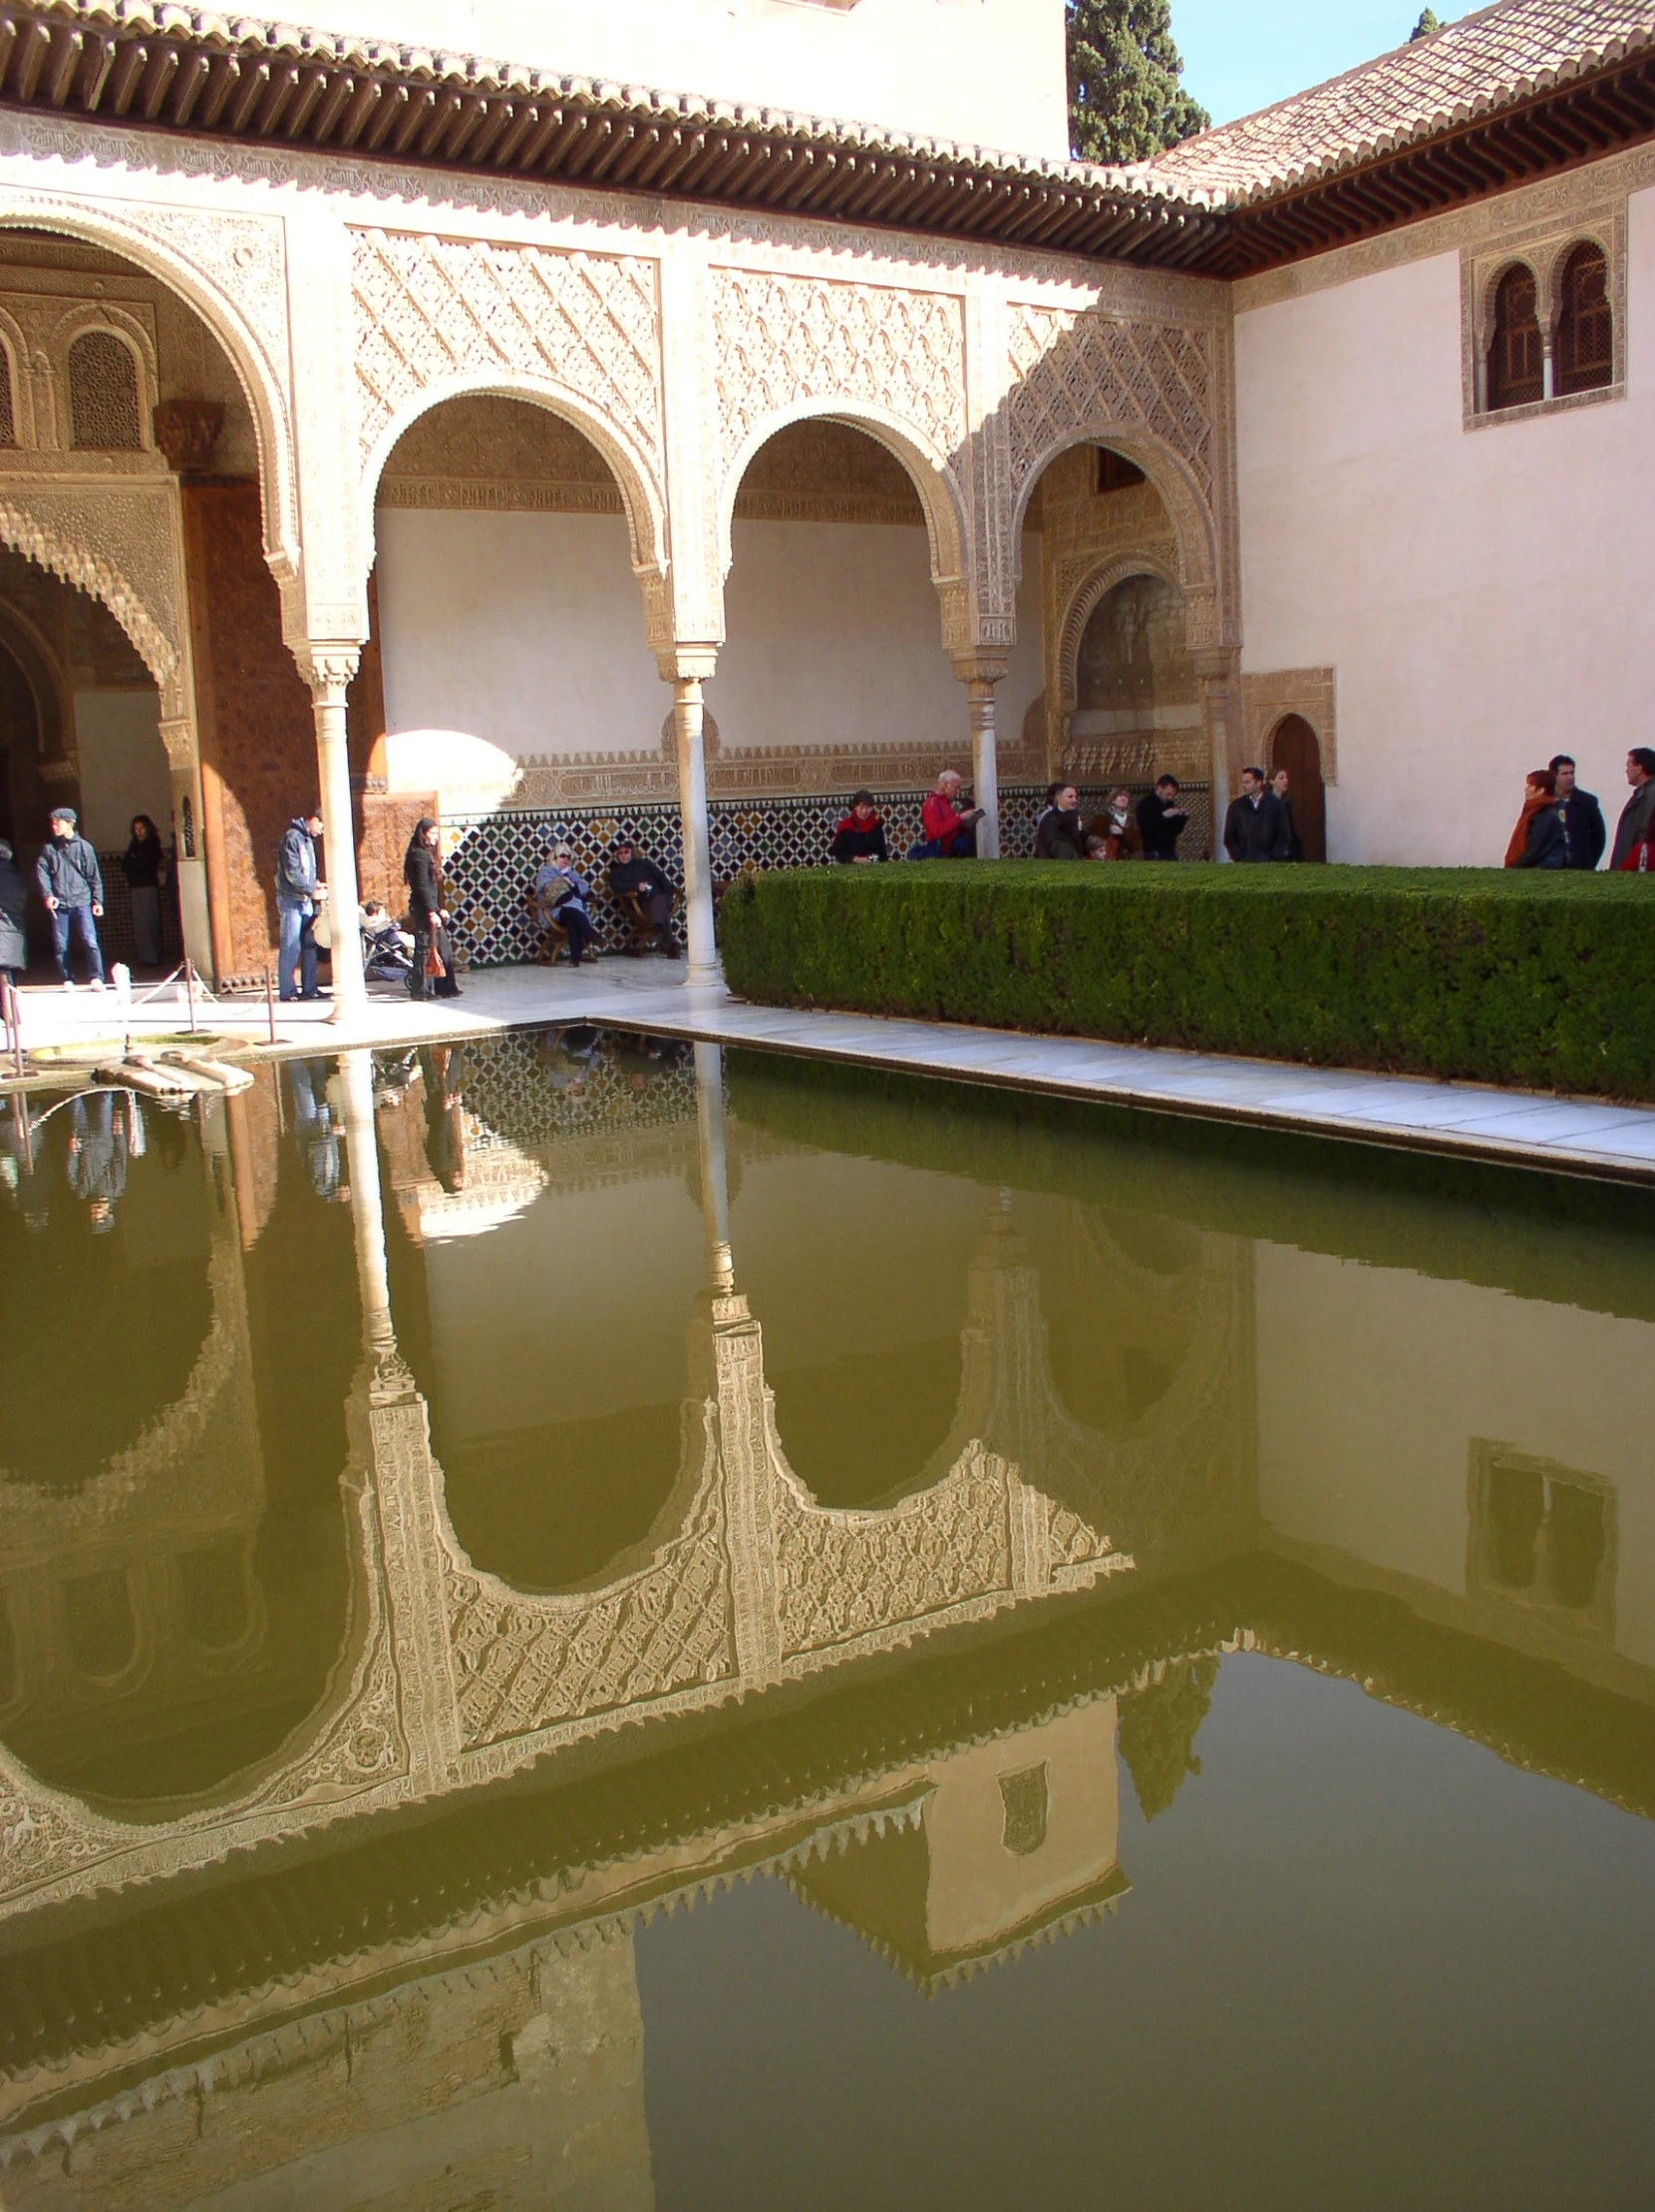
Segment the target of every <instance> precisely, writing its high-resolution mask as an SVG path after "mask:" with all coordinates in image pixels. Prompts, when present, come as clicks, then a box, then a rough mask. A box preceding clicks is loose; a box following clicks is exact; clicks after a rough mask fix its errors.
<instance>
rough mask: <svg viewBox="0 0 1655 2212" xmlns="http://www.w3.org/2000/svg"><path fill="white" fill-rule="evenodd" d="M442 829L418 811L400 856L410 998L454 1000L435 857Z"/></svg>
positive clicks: (439, 872)
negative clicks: (410, 947) (410, 955)
mask: <svg viewBox="0 0 1655 2212" xmlns="http://www.w3.org/2000/svg"><path fill="white" fill-rule="evenodd" d="M441 835H442V832H441V831H440V830H439V828H438V826H437V824H436V822H434V821H433V820H432V818H431V816H430V815H429V814H422V815H421V817H420V819H419V821H418V822H416V823H415V825H414V834H413V836H412V837H411V838H410V839H409V841H408V850H407V852H406V853H405V854H404V855H403V863H402V878H403V881H404V882H405V883H406V884H407V885H408V919H409V922H410V925H411V926H412V928H413V931H414V966H413V970H412V972H411V973H410V975H409V978H408V995H409V997H410V998H411V999H423V998H425V997H426V996H427V995H428V994H429V995H430V996H431V997H433V998H439V999H457V998H459V996H460V986H459V984H458V983H456V982H455V980H454V945H453V942H452V940H451V939H450V937H449V930H448V921H449V917H448V915H447V914H446V913H445V912H444V911H443V864H442V862H441V860H440V859H439V858H438V856H437V847H438V840H439V838H440V837H441Z"/></svg>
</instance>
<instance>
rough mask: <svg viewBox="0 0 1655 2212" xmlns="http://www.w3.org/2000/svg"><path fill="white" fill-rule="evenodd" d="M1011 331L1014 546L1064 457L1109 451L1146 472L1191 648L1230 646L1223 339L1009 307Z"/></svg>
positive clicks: (1212, 332)
mask: <svg viewBox="0 0 1655 2212" xmlns="http://www.w3.org/2000/svg"><path fill="white" fill-rule="evenodd" d="M1009 331H1010V337H1009V364H1010V370H1011V387H1010V390H1009V392H1008V395H1007V399H1006V431H1007V439H1008V444H1009V448H1010V472H1011V492H1012V500H1013V507H1012V522H1011V525H1010V535H1011V538H1012V542H1013V546H1014V547H1015V546H1016V545H1017V544H1018V543H1019V542H1020V540H1021V535H1022V527H1023V516H1024V514H1025V513H1026V511H1027V509H1028V503H1029V500H1030V498H1031V497H1032V496H1033V494H1034V489H1035V486H1036V485H1037V484H1038V482H1039V481H1040V478H1041V475H1042V474H1043V472H1044V471H1045V470H1046V469H1047V468H1048V467H1049V465H1050V464H1051V463H1052V462H1053V461H1055V460H1056V459H1057V457H1058V456H1059V455H1060V454H1062V453H1066V452H1068V451H1069V449H1070V448H1071V447H1073V446H1081V445H1107V446H1111V447H1114V448H1115V449H1116V450H1117V451H1118V452H1119V453H1121V454H1123V455H1125V457H1126V458H1127V459H1128V460H1129V461H1131V462H1134V463H1136V464H1137V466H1138V467H1139V468H1140V469H1142V470H1143V471H1144V473H1145V474H1146V475H1147V476H1148V477H1149V478H1150V481H1151V482H1152V483H1153V484H1154V485H1155V487H1156V489H1157V491H1158V493H1159V494H1160V497H1161V500H1162V502H1163V504H1164V505H1165V508H1166V511H1167V513H1168V514H1169V515H1170V517H1171V521H1172V527H1173V532H1174V535H1175V539H1176V543H1177V549H1178V576H1177V579H1176V580H1177V582H1178V584H1179V586H1180V588H1181V589H1182V591H1183V594H1184V601H1185V609H1186V619H1187V623H1188V633H1189V645H1190V649H1191V651H1201V650H1204V649H1207V648H1210V647H1217V646H1221V645H1225V644H1229V643H1233V642H1234V638H1233V637H1232V635H1231V633H1232V632H1237V617H1236V615H1235V613H1234V610H1233V608H1232V606H1231V604H1230V602H1231V599H1232V596H1233V593H1234V589H1235V579H1234V575H1233V573H1232V571H1233V568H1234V558H1233V545H1232V543H1231V540H1232V538H1233V536H1234V530H1233V516H1232V514H1231V506H1232V501H1231V499H1230V492H1229V475H1228V471H1227V467H1226V462H1225V439H1224V429H1225V424H1226V422H1227V419H1228V411H1227V399H1226V393H1227V383H1226V370H1225V364H1224V358H1223V347H1222V342H1221V340H1222V334H1221V333H1220V332H1219V331H1218V330H1217V329H1203V328H1199V327H1196V326H1193V325H1185V324H1181V323H1178V324H1173V323H1160V322H1151V321H1143V320H1141V321H1133V320H1130V319H1128V318H1126V317H1122V316H1116V315H1109V314H1104V313H1100V312H1098V311H1096V310H1082V309H1078V308H1052V307H1038V306H1031V305H1028V304H1023V303H1020V304H1017V305H1015V306H1014V307H1013V308H1012V309H1011V310H1010V314H1009Z"/></svg>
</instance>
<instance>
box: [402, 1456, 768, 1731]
mask: <svg viewBox="0 0 1655 2212" xmlns="http://www.w3.org/2000/svg"><path fill="white" fill-rule="evenodd" d="M446 1579H447V1583H448V1589H447V1599H448V1604H447V1614H448V1634H449V1646H450V1651H451V1654H452V1659H453V1666H454V1675H455V1692H456V1699H457V1703H458V1707H459V1722H460V1736H461V1741H462V1743H463V1744H464V1746H465V1747H466V1748H467V1749H475V1748H476V1747H477V1746H479V1745H481V1744H485V1743H492V1742H497V1741H499V1740H500V1738H504V1737H510V1736H516V1735H521V1734H522V1733H524V1732H525V1731H527V1730H530V1729H543V1728H548V1727H551V1726H553V1725H554V1724H555V1723H557V1722H559V1721H566V1720H572V1719H576V1718H579V1719H585V1718H587V1717H589V1716H592V1715H594V1714H599V1713H606V1712H610V1711H613V1710H614V1709H615V1708H616V1707H618V1706H629V1705H637V1704H640V1703H642V1702H644V1701H645V1700H648V1699H651V1698H658V1697H664V1696H666V1695H668V1694H669V1693H670V1692H671V1691H673V1690H676V1689H679V1688H682V1687H686V1686H688V1685H691V1684H705V1683H713V1682H717V1681H720V1680H722V1679H723V1678H725V1677H727V1676H730V1675H732V1674H733V1673H734V1671H735V1641H734V1635H733V1631H732V1626H731V1612H730V1587H729V1567H728V1564H727V1560H726V1552H725V1500H724V1491H723V1488H722V1486H721V1485H720V1484H718V1483H716V1482H715V1483H710V1484H708V1485H707V1486H706V1487H705V1489H704V1490H703V1492H702V1495H701V1498H700V1499H699V1500H698V1503H697V1507H696V1511H695V1513H694V1516H693V1517H692V1519H691V1521H690V1524H689V1526H688V1527H687V1528H686V1529H685V1531H684V1533H683V1534H682V1536H680V1537H679V1538H678V1539H677V1540H676V1541H675V1542H674V1543H672V1544H670V1545H668V1546H667V1547H665V1549H664V1550H663V1551H662V1552H661V1553H660V1554H659V1555H658V1556H657V1557H656V1559H655V1560H654V1561H653V1562H652V1563H651V1564H650V1565H649V1566H648V1567H646V1568H645V1569H644V1570H643V1572H642V1573H641V1574H637V1575H634V1576H632V1577H630V1578H629V1579H628V1580H627V1581H625V1582H623V1583H621V1584H619V1585H618V1586H617V1587H615V1588H612V1589H609V1590H606V1591H603V1592H601V1593H599V1594H598V1595H596V1596H594V1597H589V1598H566V1599H545V1598H525V1597H522V1596H520V1595H518V1594H517V1593H516V1592H514V1591H512V1590H510V1589H508V1588H507V1587H506V1586H505V1585H503V1584H500V1583H496V1582H495V1581H493V1580H492V1579H491V1578H487V1577H483V1576H479V1575H474V1574H469V1573H467V1572H465V1571H463V1570H459V1569H456V1570H454V1571H452V1572H451V1573H450V1574H449V1575H448V1576H447V1578H446Z"/></svg>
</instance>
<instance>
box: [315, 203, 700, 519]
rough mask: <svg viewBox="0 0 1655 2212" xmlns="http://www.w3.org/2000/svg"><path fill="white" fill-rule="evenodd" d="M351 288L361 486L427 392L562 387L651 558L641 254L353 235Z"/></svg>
mask: <svg viewBox="0 0 1655 2212" xmlns="http://www.w3.org/2000/svg"><path fill="white" fill-rule="evenodd" d="M351 285H352V293H353V298H354V303H355V313H356V333H357V381H358V388H359V394H360V403H361V404H360V425H361V430H360V435H361V447H362V460H363V464H364V467H365V468H366V469H367V470H368V473H369V475H370V482H371V479H372V477H373V476H374V475H377V474H378V471H377V469H376V468H375V467H374V466H373V464H374V460H375V457H376V456H377V457H378V459H379V460H380V461H383V459H384V456H385V453H386V452H387V451H388V444H387V441H388V437H390V436H394V434H395V433H396V432H397V431H399V430H400V429H402V428H403V427H404V426H405V425H406V424H407V423H408V422H409V421H410V420H411V419H412V416H413V415H414V414H417V413H418V412H419V411H420V405H421V402H422V400H423V398H424V397H425V396H426V395H428V394H431V395H435V396H445V395H447V394H449V393H453V392H458V391H465V390H478V389H482V388H483V387H485V386H488V385H491V384H494V383H496V381H497V386H498V388H499V389H501V390H512V389H516V390H520V391H521V393H522V396H523V397H525V398H529V397H532V396H533V395H534V393H535V391H536V390H541V391H543V392H545V393H546V394H547V395H548V396H550V395H553V394H563V395H565V396H566V397H567V399H568V400H570V401H573V402H575V403H578V405H579V416H578V424H579V427H580V428H581V429H582V430H583V431H585V432H586V433H587V434H588V435H589V436H590V437H591V438H592V441H593V443H594V444H595V445H597V446H598V448H599V450H600V451H601V452H602V453H603V454H604V457H605V459H606V460H608V461H609V462H610V464H611V466H613V467H614V468H615V469H616V473H617V474H619V475H620V477H621V483H622V491H623V493H624V494H626V495H627V500H628V506H629V509H630V510H631V511H632V522H633V531H634V537H635V541H636V543H637V548H638V552H639V555H640V556H641V557H649V556H652V557H655V558H659V557H660V556H661V555H662V553H663V551H664V545H663V543H662V539H663V536H664V511H665V509H664V497H663V493H662V489H661V483H662V474H663V470H662V414H661V367H660V362H661V346H660V327H659V322H660V318H659V308H658V304H657V286H656V265H655V263H654V261H653V260H649V259H645V258H643V257H641V256H636V255H621V254H599V253H584V252H552V251H548V250H546V249H545V248H543V247H538V246H499V245H494V244H489V243H486V242H484V241H483V240H480V239H454V238H434V237H418V236H409V235H406V234H403V233H394V232H390V231H383V230H356V231H353V233H352V238H351ZM640 494H641V503H642V508H643V511H641V512H640V511H639V507H640Z"/></svg>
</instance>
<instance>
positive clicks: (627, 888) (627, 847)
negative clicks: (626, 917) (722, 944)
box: [609, 834, 678, 960]
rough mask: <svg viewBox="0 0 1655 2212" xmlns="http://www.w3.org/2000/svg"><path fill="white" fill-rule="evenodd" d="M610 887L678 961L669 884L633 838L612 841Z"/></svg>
mask: <svg viewBox="0 0 1655 2212" xmlns="http://www.w3.org/2000/svg"><path fill="white" fill-rule="evenodd" d="M609 888H610V890H611V891H612V892H613V893H614V895H615V897H616V898H618V899H630V900H632V901H633V902H634V903H635V905H636V907H637V910H638V912H639V913H640V914H641V915H642V916H643V917H644V919H645V920H646V921H647V922H648V923H649V925H650V927H651V928H652V929H653V930H654V932H655V942H656V944H657V946H658V947H659V948H660V950H661V951H662V952H664V953H665V954H666V956H667V958H668V959H669V960H676V959H677V958H678V940H677V939H676V938H675V937H674V936H673V934H672V885H671V884H670V883H669V882H668V881H667V879H666V876H665V875H664V874H663V873H662V871H661V870H660V869H659V868H658V867H657V866H656V865H655V862H654V861H653V860H646V859H645V858H644V857H643V855H642V854H641V853H640V852H639V850H638V848H637V846H636V845H635V844H634V843H633V842H632V839H631V838H630V837H628V836H626V835H624V834H622V835H621V836H619V837H617V838H616V839H615V845H614V853H613V857H612V858H611V859H610V862H609Z"/></svg>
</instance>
